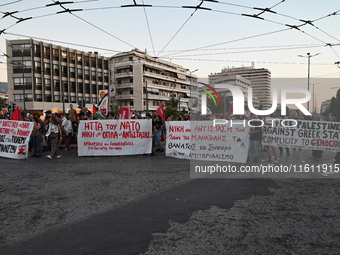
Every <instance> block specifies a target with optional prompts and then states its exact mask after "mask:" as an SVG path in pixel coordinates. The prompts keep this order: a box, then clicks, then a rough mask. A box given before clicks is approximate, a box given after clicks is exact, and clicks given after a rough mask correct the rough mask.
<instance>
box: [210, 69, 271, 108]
mask: <svg viewBox="0 0 340 255" xmlns="http://www.w3.org/2000/svg"><path fill="white" fill-rule="evenodd" d="M235 74H236V75H239V76H242V77H243V78H246V79H247V80H249V81H250V86H251V87H252V88H253V95H254V97H256V98H257V99H258V100H259V103H260V104H261V105H262V107H263V109H269V108H270V107H271V72H270V71H269V70H268V69H265V68H255V67H254V66H250V67H237V68H223V69H222V71H221V72H220V73H215V74H211V75H209V82H210V83H215V82H216V81H219V80H220V79H221V77H223V76H228V75H235Z"/></svg>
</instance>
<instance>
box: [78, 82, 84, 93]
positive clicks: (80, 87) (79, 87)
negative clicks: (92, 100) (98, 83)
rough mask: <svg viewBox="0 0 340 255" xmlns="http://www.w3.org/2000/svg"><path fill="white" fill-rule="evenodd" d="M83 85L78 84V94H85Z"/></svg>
mask: <svg viewBox="0 0 340 255" xmlns="http://www.w3.org/2000/svg"><path fill="white" fill-rule="evenodd" d="M83 91H84V90H83V83H78V93H83Z"/></svg>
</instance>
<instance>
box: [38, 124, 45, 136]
mask: <svg viewBox="0 0 340 255" xmlns="http://www.w3.org/2000/svg"><path fill="white" fill-rule="evenodd" d="M39 122H40V126H41V128H40V129H39V131H40V133H41V134H42V135H43V134H44V133H45V125H44V122H43V121H42V120H39Z"/></svg>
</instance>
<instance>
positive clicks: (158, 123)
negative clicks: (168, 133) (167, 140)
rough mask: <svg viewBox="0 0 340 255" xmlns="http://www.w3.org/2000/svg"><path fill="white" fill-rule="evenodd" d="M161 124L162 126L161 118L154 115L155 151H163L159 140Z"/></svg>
mask: <svg viewBox="0 0 340 255" xmlns="http://www.w3.org/2000/svg"><path fill="white" fill-rule="evenodd" d="M162 126H163V121H162V118H161V117H160V116H157V117H156V122H155V125H154V134H155V137H156V142H157V147H158V148H157V151H161V152H163V151H164V150H163V145H162V142H161V135H162Z"/></svg>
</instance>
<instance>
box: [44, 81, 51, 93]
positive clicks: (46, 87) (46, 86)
mask: <svg viewBox="0 0 340 255" xmlns="http://www.w3.org/2000/svg"><path fill="white" fill-rule="evenodd" d="M45 90H47V91H51V80H50V79H45Z"/></svg>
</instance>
